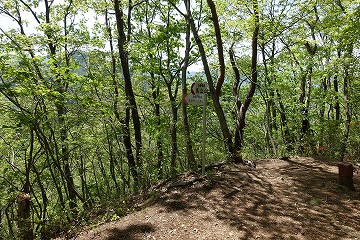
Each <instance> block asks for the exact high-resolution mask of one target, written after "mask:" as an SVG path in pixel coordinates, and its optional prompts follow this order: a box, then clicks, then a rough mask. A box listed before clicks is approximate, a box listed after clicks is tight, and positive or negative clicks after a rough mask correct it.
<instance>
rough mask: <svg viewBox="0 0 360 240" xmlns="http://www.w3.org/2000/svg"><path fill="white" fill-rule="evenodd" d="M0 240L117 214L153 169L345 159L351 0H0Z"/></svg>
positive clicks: (355, 132) (353, 64)
mask: <svg viewBox="0 0 360 240" xmlns="http://www.w3.org/2000/svg"><path fill="white" fill-rule="evenodd" d="M0 20H1V24H0V113H1V116H0V239H49V238H50V237H52V236H54V235H56V234H59V233H61V232H63V231H64V230H66V229H68V228H70V227H72V226H74V225H76V224H77V222H79V221H80V220H83V219H87V218H88V217H89V214H90V213H91V212H92V210H94V209H107V208H112V209H115V211H116V214H114V213H113V212H112V213H111V214H108V215H106V217H107V218H108V219H111V218H117V217H118V216H120V215H121V214H122V213H123V211H124V209H125V206H126V204H127V203H128V202H129V201H131V197H132V196H133V195H134V194H136V193H139V192H141V191H142V190H144V189H147V188H148V187H149V186H151V185H152V184H154V183H155V182H157V181H159V180H161V179H167V178H170V177H173V176H176V174H179V173H182V172H186V171H199V170H201V162H202V137H203V131H202V126H203V125H202V124H203V108H202V107H199V106H193V105H190V104H186V103H185V102H184V101H183V96H184V95H186V94H189V93H190V87H191V85H192V84H193V83H203V82H205V83H207V84H208V92H207V102H206V105H207V106H206V119H205V120H206V149H205V151H206V160H205V165H211V164H214V163H218V162H222V161H232V162H236V163H242V162H244V161H245V160H251V159H261V158H263V159H264V158H270V157H282V156H294V155H297V156H315V157H318V158H322V159H328V160H335V161H347V162H351V163H352V162H356V161H359V160H360V159H359V156H360V104H358V103H359V101H360V80H359V70H360V64H359V63H360V62H359V56H360V51H359V50H360V48H359V47H360V39H359V36H360V1H359V0H96V1H95V0H1V1H0Z"/></svg>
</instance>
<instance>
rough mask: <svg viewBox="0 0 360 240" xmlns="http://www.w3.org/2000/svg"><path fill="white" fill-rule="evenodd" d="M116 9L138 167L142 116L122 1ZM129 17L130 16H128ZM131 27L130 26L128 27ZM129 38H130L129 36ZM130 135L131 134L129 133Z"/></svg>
mask: <svg viewBox="0 0 360 240" xmlns="http://www.w3.org/2000/svg"><path fill="white" fill-rule="evenodd" d="M114 8H115V16H116V26H117V30H118V48H119V54H120V61H121V66H122V73H123V77H124V85H125V94H126V98H127V101H128V106H127V108H128V109H130V110H131V116H132V121H133V125H134V135H135V142H136V162H137V165H138V167H140V166H141V165H142V164H141V156H140V155H141V148H142V140H141V124H140V116H139V112H138V108H137V105H136V100H135V94H134V91H133V87H132V83H131V74H130V66H129V58H128V51H127V49H126V48H127V46H126V42H127V40H126V35H125V29H124V28H125V22H124V18H125V16H124V14H123V7H122V5H121V1H119V0H114ZM128 17H129V16H128ZM128 27H130V26H128ZM128 37H129V36H128ZM128 134H129V135H130V132H129V133H128Z"/></svg>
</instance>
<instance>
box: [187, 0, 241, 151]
mask: <svg viewBox="0 0 360 240" xmlns="http://www.w3.org/2000/svg"><path fill="white" fill-rule="evenodd" d="M207 2H208V5H209V7H210V10H211V15H212V20H213V23H214V30H215V35H216V43H217V49H218V58H219V66H220V67H219V76H218V80H217V83H216V88H215V87H214V81H213V78H212V76H211V72H210V68H209V64H208V59H207V55H206V52H205V49H204V46H203V44H202V40H201V38H200V36H199V34H198V30H197V29H196V26H195V22H194V19H193V18H192V15H191V11H190V8H188V7H187V16H186V17H187V20H188V21H189V23H190V26H191V31H192V33H193V35H194V38H195V42H196V44H197V46H198V48H199V52H200V56H201V61H202V63H203V67H204V72H205V76H206V79H207V82H208V84H209V90H210V95H211V99H212V101H213V105H214V109H215V113H216V115H217V117H218V120H219V124H220V128H221V132H222V134H223V138H224V143H225V147H226V150H227V152H228V155H229V156H230V157H233V156H234V151H233V150H234V149H233V141H232V135H231V133H230V130H229V127H228V124H227V121H226V118H225V114H224V111H223V108H222V106H221V104H220V99H219V98H220V91H221V87H222V84H223V82H224V76H225V63H224V55H223V47H222V40H221V33H220V27H219V19H218V15H217V13H216V8H215V4H214V2H213V1H212V0H208V1H207ZM185 4H186V5H189V4H190V3H188V2H187V1H186V0H185Z"/></svg>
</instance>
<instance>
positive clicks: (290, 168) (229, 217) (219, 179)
mask: <svg viewBox="0 0 360 240" xmlns="http://www.w3.org/2000/svg"><path fill="white" fill-rule="evenodd" d="M257 166H258V167H257V169H249V168H247V167H245V166H237V165H232V166H230V167H226V168H225V169H223V170H222V171H216V172H213V173H212V174H209V175H208V177H207V178H206V180H204V181H202V182H200V183H197V184H194V185H192V186H191V187H179V188H178V189H176V190H174V189H172V190H169V191H168V192H167V194H166V195H164V196H163V197H161V198H160V199H159V200H160V201H158V204H161V205H162V206H163V208H164V211H167V212H181V213H183V214H185V215H186V214H187V213H189V212H190V211H193V210H200V211H210V212H212V214H213V215H214V216H215V217H216V219H218V220H220V221H222V222H223V223H226V224H228V225H229V226H231V227H232V228H235V229H236V231H237V233H238V235H237V236H238V237H237V238H236V239H356V238H357V237H360V226H359V225H358V221H359V219H360V212H359V207H360V201H359V200H360V194H359V191H351V190H349V189H347V188H345V187H342V186H339V185H338V180H337V177H338V176H337V167H336V163H333V162H326V161H323V160H314V159H312V158H292V159H289V160H279V159H273V160H259V161H258V162H257ZM359 181H360V179H359V176H356V177H355V188H357V189H359V188H360V186H359V184H358V182H359ZM204 220H206V219H204Z"/></svg>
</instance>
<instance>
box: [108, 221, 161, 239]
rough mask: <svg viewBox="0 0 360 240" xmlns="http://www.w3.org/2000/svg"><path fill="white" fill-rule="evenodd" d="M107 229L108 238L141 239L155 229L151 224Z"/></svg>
mask: <svg viewBox="0 0 360 240" xmlns="http://www.w3.org/2000/svg"><path fill="white" fill-rule="evenodd" d="M107 231H108V232H109V233H108V234H107V235H108V237H107V240H120V239H124V240H141V239H143V236H144V234H146V233H151V232H154V231H155V229H154V227H153V226H152V225H151V224H134V225H129V226H127V227H125V228H123V229H120V228H111V229H109V230H107Z"/></svg>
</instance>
